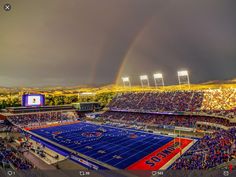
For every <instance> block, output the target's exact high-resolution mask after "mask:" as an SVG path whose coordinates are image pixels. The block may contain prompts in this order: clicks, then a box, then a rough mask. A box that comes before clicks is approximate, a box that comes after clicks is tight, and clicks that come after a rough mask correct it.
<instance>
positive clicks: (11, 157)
mask: <svg viewBox="0 0 236 177" xmlns="http://www.w3.org/2000/svg"><path fill="white" fill-rule="evenodd" d="M0 162H1V165H2V166H4V167H6V166H9V167H10V165H13V166H14V168H16V169H21V170H26V169H32V168H33V165H32V164H31V163H29V162H28V161H27V160H26V159H25V158H23V157H22V154H21V153H20V152H19V151H16V150H14V149H12V148H11V147H6V142H5V140H4V139H3V138H1V137H0Z"/></svg>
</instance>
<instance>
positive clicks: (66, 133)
mask: <svg viewBox="0 0 236 177" xmlns="http://www.w3.org/2000/svg"><path fill="white" fill-rule="evenodd" d="M31 131H32V132H34V133H36V134H37V135H40V136H42V137H44V138H47V139H49V140H51V141H53V142H55V143H58V144H60V145H63V146H65V147H67V148H70V149H72V150H74V151H77V152H79V153H82V154H84V155H86V156H89V157H91V158H94V159H96V160H98V161H101V162H103V163H106V164H109V165H111V166H114V167H116V168H119V169H125V168H127V167H128V166H130V165H131V164H133V163H135V162H137V161H138V160H140V159H142V158H144V157H145V156H147V155H149V154H150V153H152V152H154V151H155V150H157V149H158V148H160V147H162V146H163V145H165V144H166V143H168V142H170V141H171V140H173V138H172V137H168V136H163V135H155V134H151V133H147V132H143V131H136V130H130V129H123V128H117V127H112V126H108V125H96V124H92V123H85V122H80V123H76V124H70V125H62V126H55V127H49V128H41V129H34V130H31Z"/></svg>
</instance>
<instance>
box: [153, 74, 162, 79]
mask: <svg viewBox="0 0 236 177" xmlns="http://www.w3.org/2000/svg"><path fill="white" fill-rule="evenodd" d="M153 77H154V79H161V78H163V75H162V73H156V74H153Z"/></svg>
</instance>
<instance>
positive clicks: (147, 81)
mask: <svg viewBox="0 0 236 177" xmlns="http://www.w3.org/2000/svg"><path fill="white" fill-rule="evenodd" d="M139 78H140V82H141V86H142V87H145V83H146V84H147V86H148V87H149V79H148V76H147V75H142V76H139Z"/></svg>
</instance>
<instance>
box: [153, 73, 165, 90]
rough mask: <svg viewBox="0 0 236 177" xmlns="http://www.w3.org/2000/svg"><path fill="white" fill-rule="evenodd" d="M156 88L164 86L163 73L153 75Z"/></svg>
mask: <svg viewBox="0 0 236 177" xmlns="http://www.w3.org/2000/svg"><path fill="white" fill-rule="evenodd" d="M153 78H154V82H155V86H156V87H158V86H159V85H162V86H164V80H163V75H162V73H155V74H153Z"/></svg>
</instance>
